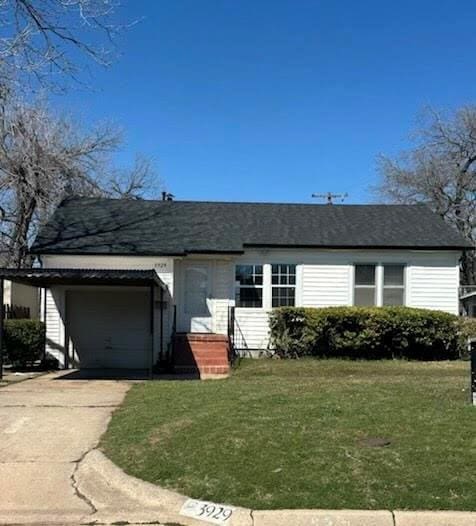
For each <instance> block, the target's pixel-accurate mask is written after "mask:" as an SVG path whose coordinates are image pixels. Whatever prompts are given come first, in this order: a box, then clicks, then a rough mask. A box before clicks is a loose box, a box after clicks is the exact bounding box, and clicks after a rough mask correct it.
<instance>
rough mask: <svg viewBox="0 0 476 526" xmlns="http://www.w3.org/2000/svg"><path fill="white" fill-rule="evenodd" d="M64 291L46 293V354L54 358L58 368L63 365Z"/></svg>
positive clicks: (59, 288) (56, 288) (56, 289)
mask: <svg viewBox="0 0 476 526" xmlns="http://www.w3.org/2000/svg"><path fill="white" fill-rule="evenodd" d="M64 298H65V296H64V291H63V289H62V288H61V287H55V288H53V289H51V290H47V291H46V320H45V322H46V352H47V353H48V354H51V355H52V356H53V357H55V358H56V359H57V360H58V362H59V364H60V367H64V365H65V352H64V351H65V349H64V323H63V319H62V313H63V312H64Z"/></svg>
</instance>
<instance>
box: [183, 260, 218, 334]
mask: <svg viewBox="0 0 476 526" xmlns="http://www.w3.org/2000/svg"><path fill="white" fill-rule="evenodd" d="M181 311H182V316H181V318H182V323H181V327H180V330H181V331H183V332H211V331H212V313H211V267H210V263H208V262H198V263H191V262H185V263H184V265H183V294H182V309H181Z"/></svg>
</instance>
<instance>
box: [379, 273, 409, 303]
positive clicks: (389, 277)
mask: <svg viewBox="0 0 476 526" xmlns="http://www.w3.org/2000/svg"><path fill="white" fill-rule="evenodd" d="M404 270H405V267H404V265H384V267H383V304H384V305H404V303H405V279H404Z"/></svg>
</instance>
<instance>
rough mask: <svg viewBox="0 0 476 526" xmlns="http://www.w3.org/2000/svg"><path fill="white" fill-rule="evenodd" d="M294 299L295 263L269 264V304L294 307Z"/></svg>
mask: <svg viewBox="0 0 476 526" xmlns="http://www.w3.org/2000/svg"><path fill="white" fill-rule="evenodd" d="M295 300H296V265H287V264H273V265H271V305H272V306H273V307H294V304H295Z"/></svg>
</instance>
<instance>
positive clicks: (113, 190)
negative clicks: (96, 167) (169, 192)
mask: <svg viewBox="0 0 476 526" xmlns="http://www.w3.org/2000/svg"><path fill="white" fill-rule="evenodd" d="M160 190H161V186H160V183H158V175H157V172H156V170H155V166H154V163H153V161H152V159H149V158H148V157H145V156H144V155H137V156H136V158H135V161H134V164H133V165H132V167H131V168H126V169H124V168H121V169H115V170H113V172H112V174H111V176H110V178H109V181H108V182H107V183H106V186H105V188H104V191H105V193H106V194H107V195H109V196H111V197H120V198H122V199H142V198H143V197H144V196H145V195H147V197H149V198H151V199H153V198H157V197H158V195H159V193H160Z"/></svg>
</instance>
